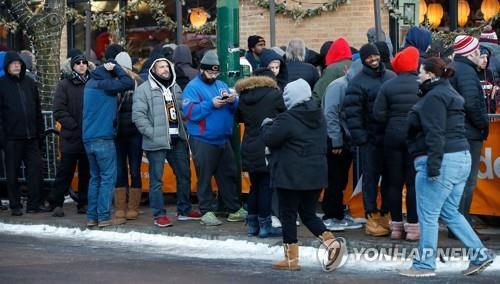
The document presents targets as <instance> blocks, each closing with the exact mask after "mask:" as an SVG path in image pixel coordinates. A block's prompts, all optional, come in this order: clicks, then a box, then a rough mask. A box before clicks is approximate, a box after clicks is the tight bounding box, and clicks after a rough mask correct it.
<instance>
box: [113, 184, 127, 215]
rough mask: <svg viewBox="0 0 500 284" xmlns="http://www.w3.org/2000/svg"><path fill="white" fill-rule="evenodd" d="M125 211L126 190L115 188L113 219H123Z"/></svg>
mask: <svg viewBox="0 0 500 284" xmlns="http://www.w3.org/2000/svg"><path fill="white" fill-rule="evenodd" d="M126 209H127V188H125V187H117V188H116V189H115V218H116V219H125V210H126Z"/></svg>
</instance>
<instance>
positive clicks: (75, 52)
mask: <svg viewBox="0 0 500 284" xmlns="http://www.w3.org/2000/svg"><path fill="white" fill-rule="evenodd" d="M82 53H83V52H82V51H81V50H79V49H78V48H72V49H70V51H69V52H68V58H73V57H75V56H77V55H79V54H82Z"/></svg>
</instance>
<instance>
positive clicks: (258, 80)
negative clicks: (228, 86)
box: [234, 76, 279, 94]
mask: <svg viewBox="0 0 500 284" xmlns="http://www.w3.org/2000/svg"><path fill="white" fill-rule="evenodd" d="M262 87H268V88H274V89H277V90H279V87H278V83H276V81H275V80H273V79H272V78H270V77H267V76H251V77H248V78H244V79H241V80H239V81H238V82H236V85H235V86H234V89H235V90H236V92H237V93H238V94H241V93H243V92H245V91H249V90H253V89H255V88H262Z"/></svg>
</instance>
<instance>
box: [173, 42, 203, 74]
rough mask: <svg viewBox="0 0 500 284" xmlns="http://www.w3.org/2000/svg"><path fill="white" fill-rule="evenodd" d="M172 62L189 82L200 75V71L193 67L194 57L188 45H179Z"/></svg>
mask: <svg viewBox="0 0 500 284" xmlns="http://www.w3.org/2000/svg"><path fill="white" fill-rule="evenodd" d="M172 60H173V61H174V63H175V66H176V67H178V68H180V69H181V70H182V72H184V74H185V75H186V76H187V77H188V78H189V80H193V78H194V77H195V76H196V74H197V73H198V71H196V69H194V68H193V67H192V66H191V65H192V64H193V57H192V55H191V51H190V50H189V47H188V46H187V45H184V44H180V45H178V46H177V48H176V49H175V50H174V55H173V57H172Z"/></svg>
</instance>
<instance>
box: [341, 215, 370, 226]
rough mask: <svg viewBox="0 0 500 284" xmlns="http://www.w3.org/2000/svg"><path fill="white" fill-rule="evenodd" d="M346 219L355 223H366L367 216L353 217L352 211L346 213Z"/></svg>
mask: <svg viewBox="0 0 500 284" xmlns="http://www.w3.org/2000/svg"><path fill="white" fill-rule="evenodd" d="M344 219H347V220H348V221H350V222H353V223H360V224H366V218H363V217H359V218H354V217H352V215H351V214H350V213H349V214H345V216H344Z"/></svg>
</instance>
